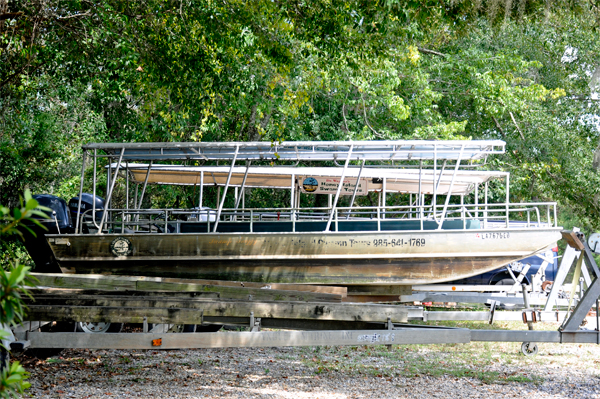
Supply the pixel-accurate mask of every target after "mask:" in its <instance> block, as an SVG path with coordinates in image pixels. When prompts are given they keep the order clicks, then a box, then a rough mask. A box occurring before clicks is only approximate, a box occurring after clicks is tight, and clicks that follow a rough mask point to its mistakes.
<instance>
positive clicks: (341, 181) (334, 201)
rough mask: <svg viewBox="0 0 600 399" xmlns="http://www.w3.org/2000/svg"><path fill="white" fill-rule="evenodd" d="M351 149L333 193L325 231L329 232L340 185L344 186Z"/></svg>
mask: <svg viewBox="0 0 600 399" xmlns="http://www.w3.org/2000/svg"><path fill="white" fill-rule="evenodd" d="M353 148H354V144H352V145H350V149H349V150H348V156H347V157H346V163H345V164H344V169H343V170H342V177H341V178H340V185H339V186H338V189H337V192H336V193H335V199H334V200H333V204H332V206H331V212H330V213H329V220H328V221H327V226H326V227H325V231H329V227H330V226H331V221H332V220H333V215H334V213H335V208H336V207H337V202H338V199H339V198H340V193H341V192H342V185H343V184H344V178H345V177H346V170H348V164H349V163H350V157H351V156H352V149H353Z"/></svg>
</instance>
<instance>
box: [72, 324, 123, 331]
mask: <svg viewBox="0 0 600 399" xmlns="http://www.w3.org/2000/svg"><path fill="white" fill-rule="evenodd" d="M122 329H123V323H92V322H85V321H79V322H77V323H76V331H77V332H84V333H92V334H99V333H118V332H121V330H122Z"/></svg>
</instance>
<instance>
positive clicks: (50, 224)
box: [23, 194, 74, 273]
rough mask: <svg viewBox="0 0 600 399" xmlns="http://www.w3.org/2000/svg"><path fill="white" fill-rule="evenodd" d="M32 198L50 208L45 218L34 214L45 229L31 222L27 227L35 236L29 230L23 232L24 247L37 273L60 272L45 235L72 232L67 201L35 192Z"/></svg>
mask: <svg viewBox="0 0 600 399" xmlns="http://www.w3.org/2000/svg"><path fill="white" fill-rule="evenodd" d="M33 198H34V199H35V200H37V202H38V203H39V204H40V205H41V206H45V207H47V208H50V209H51V210H50V211H46V214H47V215H48V218H47V219H42V218H40V217H39V216H34V218H35V219H37V220H39V222H40V223H41V224H42V225H43V226H44V227H45V228H46V229H47V230H44V229H42V228H41V227H39V226H38V225H35V224H33V223H31V224H28V226H27V227H29V228H30V229H31V230H33V232H34V233H35V236H33V235H32V234H31V233H30V232H29V231H24V232H23V238H24V239H25V248H26V249H27V252H29V255H30V256H31V259H32V260H33V261H34V262H35V269H34V270H33V271H34V272H37V273H60V272H61V270H60V268H59V267H58V264H57V263H56V259H55V258H54V254H53V252H52V250H51V249H50V246H49V245H48V242H47V241H46V237H45V235H46V234H71V233H73V231H74V228H73V223H72V222H71V215H70V213H69V209H68V207H67V203H66V201H65V200H63V199H62V198H59V197H57V196H55V195H50V194H36V195H34V196H33Z"/></svg>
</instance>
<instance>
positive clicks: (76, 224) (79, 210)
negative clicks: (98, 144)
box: [75, 150, 95, 233]
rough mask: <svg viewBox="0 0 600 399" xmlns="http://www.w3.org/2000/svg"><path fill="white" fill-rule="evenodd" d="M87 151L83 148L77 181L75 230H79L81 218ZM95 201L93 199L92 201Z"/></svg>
mask: <svg viewBox="0 0 600 399" xmlns="http://www.w3.org/2000/svg"><path fill="white" fill-rule="evenodd" d="M86 155H87V151H86V150H83V163H82V164H81V179H80V181H79V201H78V202H77V221H76V222H75V232H76V233H77V232H78V231H79V219H81V196H82V195H83V177H84V176H83V175H84V174H85V158H86ZM93 202H94V203H95V201H93Z"/></svg>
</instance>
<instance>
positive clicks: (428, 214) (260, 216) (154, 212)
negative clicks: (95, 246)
mask: <svg viewBox="0 0 600 399" xmlns="http://www.w3.org/2000/svg"><path fill="white" fill-rule="evenodd" d="M103 212H107V213H108V214H110V215H111V219H109V220H107V221H106V222H105V223H104V226H103V232H115V231H120V232H124V231H125V229H129V230H130V231H132V232H133V231H143V232H148V233H163V234H166V233H174V232H181V226H182V225H198V223H201V222H207V221H208V222H210V223H206V226H207V227H206V230H205V231H200V230H199V231H197V233H202V232H206V233H210V232H213V230H212V229H213V227H214V222H216V221H217V212H216V211H215V210H213V209H207V208H204V209H169V208H163V209H136V210H132V209H107V210H104V211H103ZM331 212H332V208H326V207H323V208H311V209H307V208H238V209H233V208H224V209H222V211H221V213H220V215H218V216H219V219H218V220H219V222H246V223H249V226H250V232H253V231H254V223H257V222H265V221H279V222H284V221H287V222H292V227H291V230H290V231H291V232H296V222H306V221H328V219H329V216H330V214H331ZM93 214H94V211H93V210H91V209H90V210H87V211H85V212H83V213H82V214H81V216H80V221H79V223H78V225H79V231H78V233H80V234H81V233H83V232H84V229H85V231H86V232H98V231H99V228H100V224H99V223H98V216H96V217H95V218H94V217H93ZM96 214H100V212H99V211H96ZM344 221H355V222H356V221H376V222H377V224H376V227H375V228H374V229H373V228H369V231H382V222H383V221H417V222H418V225H417V226H416V228H415V227H413V228H411V230H425V229H427V230H431V229H432V228H431V227H426V224H427V223H431V222H435V224H436V227H435V228H437V229H441V228H442V226H443V223H444V222H445V221H446V222H450V221H459V222H460V226H461V227H462V229H467V228H468V227H469V226H468V224H469V222H477V223H479V228H485V229H502V228H528V229H531V228H533V229H535V228H548V227H557V217H556V203H555V202H537V203H530V204H520V203H509V204H489V205H472V204H469V205H464V204H463V205H461V204H456V205H448V207H447V211H446V213H445V217H442V214H439V213H436V211H435V209H434V207H432V206H431V205H426V206H419V205H406V206H386V207H382V206H373V207H336V208H335V209H334V210H333V219H332V225H331V227H330V230H331V231H338V227H339V223H340V222H344ZM461 227H458V226H454V227H453V229H458V230H460V229H461ZM472 228H478V227H471V229H472Z"/></svg>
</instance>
